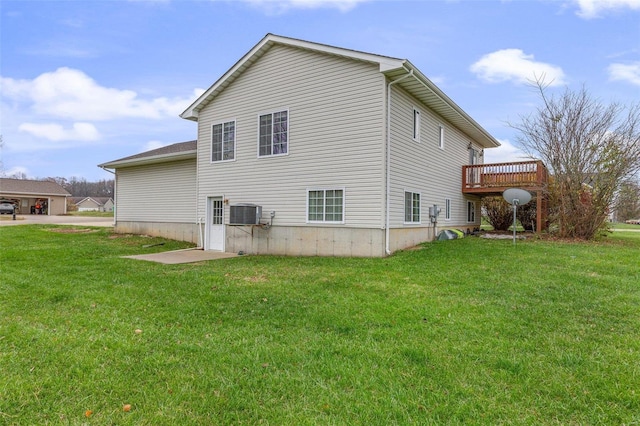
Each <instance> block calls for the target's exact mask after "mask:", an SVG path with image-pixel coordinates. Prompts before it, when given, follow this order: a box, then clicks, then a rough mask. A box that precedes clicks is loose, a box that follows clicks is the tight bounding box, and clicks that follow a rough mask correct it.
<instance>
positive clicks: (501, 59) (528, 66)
mask: <svg viewBox="0 0 640 426" xmlns="http://www.w3.org/2000/svg"><path fill="white" fill-rule="evenodd" d="M470 70H471V72H473V73H474V74H476V75H477V76H478V77H479V78H480V79H482V80H485V81H487V82H489V83H501V82H505V81H511V82H514V83H516V84H526V83H530V82H532V81H535V80H536V79H543V80H544V81H545V83H547V84H550V85H551V86H558V85H561V84H563V83H564V78H565V76H564V72H563V71H562V68H560V67H558V66H555V65H551V64H547V63H544V62H538V61H535V60H534V57H533V55H527V54H525V53H524V52H523V51H522V50H520V49H503V50H497V51H495V52H492V53H488V54H486V55H484V56H483V57H482V58H480V60H478V61H477V62H476V63H474V64H473V65H471V67H470Z"/></svg>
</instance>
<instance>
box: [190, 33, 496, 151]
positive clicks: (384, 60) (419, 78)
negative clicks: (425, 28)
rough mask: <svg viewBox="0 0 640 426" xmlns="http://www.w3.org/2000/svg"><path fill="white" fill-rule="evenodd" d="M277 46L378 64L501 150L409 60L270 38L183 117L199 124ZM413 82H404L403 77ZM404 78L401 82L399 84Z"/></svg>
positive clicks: (460, 125) (453, 120) (472, 133)
mask: <svg viewBox="0 0 640 426" xmlns="http://www.w3.org/2000/svg"><path fill="white" fill-rule="evenodd" d="M275 45H283V46H289V47H295V48H299V49H305V50H311V51H315V52H319V53H323V54H327V55H334V56H339V57H342V58H348V59H352V60H357V61H364V62H369V63H372V64H376V65H377V66H378V69H379V71H380V72H381V73H382V74H384V75H385V76H386V77H387V79H388V81H389V82H391V81H395V80H398V83H397V85H398V86H400V87H402V88H403V89H404V90H405V91H407V92H409V93H410V94H412V95H413V96H415V97H416V98H417V99H419V100H420V101H421V102H422V103H424V104H425V105H427V106H428V107H429V108H431V109H432V110H433V111H435V112H436V113H437V114H439V115H440V116H442V117H443V118H445V119H446V120H447V121H449V122H451V123H452V124H453V125H455V126H456V127H458V128H459V129H460V130H462V131H463V132H464V133H466V134H467V135H468V136H470V137H472V138H473V139H474V140H476V141H477V142H478V143H480V144H481V145H482V146H483V147H485V148H491V147H496V146H500V142H498V141H497V140H496V139H495V138H494V137H493V136H492V135H491V134H489V132H487V131H486V130H485V129H484V128H482V126H480V124H478V123H477V122H476V121H475V120H474V119H473V118H471V117H470V116H469V115H468V114H467V113H466V112H464V111H463V110H462V108H460V107H459V106H458V105H457V104H456V103H455V102H453V100H451V99H450V98H449V97H448V96H447V95H446V94H445V93H444V92H443V91H442V90H440V89H439V88H438V87H437V86H436V85H435V84H434V83H433V82H432V81H431V80H429V79H428V78H427V77H426V76H425V75H424V74H423V73H422V72H421V71H420V70H419V69H418V68H417V67H416V66H414V65H413V64H412V63H411V62H409V61H408V60H407V59H398V58H393V57H389V56H382V55H376V54H372V53H365V52H360V51H357V50H350V49H344V48H341V47H334V46H329V45H325V44H320V43H313V42H309V41H304V40H299V39H294V38H289V37H283V36H278V35H275V34H267V35H266V36H265V37H264V38H263V39H262V40H260V42H259V43H258V44H256V45H255V46H254V47H253V48H252V49H251V50H250V51H249V52H248V53H247V54H245V55H244V56H243V57H242V58H241V59H240V60H239V61H238V62H236V63H235V65H233V66H232V67H231V68H230V69H229V70H228V71H227V72H226V73H225V74H224V75H223V76H222V77H220V79H218V81H216V82H215V83H214V84H213V85H212V86H211V87H209V89H207V90H206V91H205V92H204V93H203V94H202V95H201V96H200V97H199V98H198V99H196V100H195V101H194V102H193V103H192V104H191V105H190V106H189V107H188V108H187V109H186V110H185V111H184V112H183V113H182V114H180V117H182V118H184V119H187V120H192V121H198V117H199V113H200V111H201V110H202V109H203V108H204V107H205V106H207V105H208V104H209V103H210V102H211V101H213V100H214V99H215V98H216V97H217V96H218V94H220V93H221V92H222V91H223V90H224V89H225V88H226V87H227V86H229V85H230V84H231V83H233V82H234V81H235V80H236V79H237V78H238V77H239V76H240V75H241V74H242V73H243V72H244V71H245V70H246V69H247V68H249V67H250V66H251V65H252V64H253V63H254V62H256V61H257V60H258V59H260V58H261V57H262V56H263V55H264V54H265V53H266V52H267V51H268V50H269V49H271V48H272V47H273V46H275ZM405 76H406V77H410V78H403V77H405ZM401 78H403V79H402V80H400V79H401Z"/></svg>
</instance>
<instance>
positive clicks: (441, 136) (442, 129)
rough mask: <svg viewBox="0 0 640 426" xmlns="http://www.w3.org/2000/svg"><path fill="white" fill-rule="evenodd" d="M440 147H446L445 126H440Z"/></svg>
mask: <svg viewBox="0 0 640 426" xmlns="http://www.w3.org/2000/svg"><path fill="white" fill-rule="evenodd" d="M438 147H439V148H440V149H444V126H442V125H440V126H438Z"/></svg>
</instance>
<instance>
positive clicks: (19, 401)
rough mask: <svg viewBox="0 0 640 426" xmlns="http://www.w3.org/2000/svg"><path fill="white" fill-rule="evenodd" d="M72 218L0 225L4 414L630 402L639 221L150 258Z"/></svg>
mask: <svg viewBox="0 0 640 426" xmlns="http://www.w3.org/2000/svg"><path fill="white" fill-rule="evenodd" d="M69 229H74V228H68V227H67V228H65V227H55V226H38V225H29V226H13V227H4V228H0V276H1V277H2V278H1V280H0V424H8V425H12V424H24V425H32V424H119V425H122V424H132V425H133V424H135V425H176V424H181V425H182V424H185V425H186V424H202V425H214V424H220V425H222V424H243V425H254V424H275V425H315V424H335V425H391V424H421V425H422V424H460V423H468V424H536V425H538V424H637V423H639V422H640V266H639V259H640V256H639V250H640V233H635V232H616V233H614V234H612V235H611V236H609V237H606V238H605V241H601V242H598V243H585V244H577V243H576V244H573V243H561V242H557V243H552V242H545V241H540V240H527V241H523V242H519V243H518V245H517V246H516V247H513V245H512V243H511V241H509V240H503V241H500V240H483V239H478V238H465V239H461V240H453V241H442V242H436V243H430V244H426V245H424V246H423V247H422V249H419V250H409V251H405V252H400V253H398V254H396V255H394V256H392V257H389V258H386V259H335V258H284V257H272V256H245V257H238V258H233V259H225V260H218V261H212V262H203V263H199V264H187V265H161V264H155V263H149V262H143V261H137V260H132V259H123V258H121V257H120V256H122V255H128V254H141V253H149V252H154V251H163V250H168V249H175V248H180V247H184V245H183V244H181V243H177V242H171V241H167V243H166V244H165V245H164V246H155V247H143V246H148V245H150V244H153V243H154V242H157V241H160V240H158V239H150V238H144V237H132V236H119V237H116V236H112V235H111V234H109V232H108V231H107V230H105V229H96V228H91V229H87V228H76V229H77V230H78V231H81V232H77V233H71V232H60V231H61V230H63V231H64V230H67V231H68V230H69ZM125 404H130V411H125V410H124V409H123V407H124V406H125Z"/></svg>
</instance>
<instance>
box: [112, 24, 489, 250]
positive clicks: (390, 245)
mask: <svg viewBox="0 0 640 426" xmlns="http://www.w3.org/2000/svg"><path fill="white" fill-rule="evenodd" d="M181 117H182V118H185V119H188V120H192V121H195V122H197V123H198V134H197V135H198V136H197V141H193V142H185V143H180V144H174V145H171V146H169V147H164V148H160V149H157V150H153V151H149V152H146V153H142V154H138V155H134V156H131V157H127V158H123V159H119V160H115V161H111V162H108V163H104V164H101V165H100V167H103V168H109V169H115V173H116V197H115V201H116V214H115V223H116V227H115V229H116V231H118V232H137V233H145V234H150V235H161V236H166V237H169V238H175V239H180V240H187V241H192V242H195V243H198V244H199V245H201V246H203V248H204V249H207V250H222V251H228V252H239V251H243V252H245V253H256V254H263V253H265V254H267V253H268V254H284V255H322V256H325V255H326V256H385V255H387V254H390V253H392V252H394V251H396V250H399V249H403V248H407V247H411V246H414V245H416V244H418V243H420V242H423V241H427V240H431V239H433V238H434V237H435V235H436V233H437V231H438V229H439V228H442V227H447V228H460V229H463V230H472V229H474V228H478V227H479V226H480V206H479V203H478V200H479V199H480V198H479V197H480V196H479V195H474V194H471V195H468V194H464V193H463V191H462V187H463V182H462V179H463V177H462V166H463V165H466V164H479V163H481V162H482V157H483V156H482V153H483V150H484V149H485V148H492V147H496V146H499V142H498V141H497V140H496V139H495V138H494V137H492V136H491V135H490V134H489V133H488V132H487V131H486V130H484V129H483V128H482V127H481V126H480V125H479V124H478V123H476V122H475V121H474V120H473V119H472V118H471V117H470V116H469V115H468V114H466V113H465V112H464V111H463V110H462V109H461V108H460V107H459V106H457V105H456V104H455V103H454V102H453V101H452V100H451V99H449V98H448V97H447V96H446V95H445V94H444V93H443V92H442V91H441V90H440V89H438V88H437V87H436V86H435V85H434V84H433V83H432V82H431V81H430V80H429V79H428V78H427V77H425V76H424V75H423V74H422V72H420V71H419V70H418V69H417V68H416V67H415V66H414V65H413V64H412V63H411V62H409V61H408V60H404V59H397V58H391V57H387V56H380V55H375V54H369V53H363V52H358V51H354V50H349V49H343V48H338V47H333V46H327V45H322V44H317V43H311V42H307V41H302V40H297V39H291V38H286V37H281V36H276V35H272V34H268V35H267V36H266V37H265V38H263V39H262V40H261V41H260V42H259V43H258V44H257V45H256V46H255V47H254V48H253V49H251V50H250V51H249V52H248V53H247V54H246V55H245V56H243V57H242V58H241V59H240V60H239V61H238V62H237V63H236V64H235V65H234V66H233V67H232V68H231V69H230V70H229V71H227V72H226V73H225V74H224V75H223V76H222V77H221V78H220V79H219V80H218V81H216V82H215V83H214V84H213V86H211V87H210V88H209V89H208V90H207V91H206V92H205V93H204V94H203V95H202V96H200V97H199V98H198V99H197V100H196V101H195V102H194V103H193V104H192V105H190V106H189V108H187V110H186V111H184V112H183V113H182V114H181ZM434 205H437V206H438V208H439V210H441V211H440V214H439V216H438V217H437V223H436V224H434V223H433V222H432V220H431V216H430V212H431V213H433V210H434V209H433V208H432V207H433V206H434ZM256 206H259V208H257V207H256ZM256 214H257V215H258V219H259V223H260V225H248V224H247V225H235V224H243V223H245V224H246V223H250V222H253V220H254V219H255V217H254V216H255V215H256ZM254 223H255V222H254Z"/></svg>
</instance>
